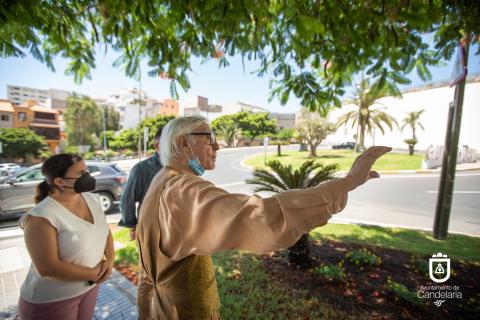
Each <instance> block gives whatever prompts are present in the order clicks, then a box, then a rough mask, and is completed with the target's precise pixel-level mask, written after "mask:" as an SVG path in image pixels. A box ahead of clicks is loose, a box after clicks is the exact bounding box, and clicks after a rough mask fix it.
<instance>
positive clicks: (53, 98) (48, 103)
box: [7, 85, 70, 113]
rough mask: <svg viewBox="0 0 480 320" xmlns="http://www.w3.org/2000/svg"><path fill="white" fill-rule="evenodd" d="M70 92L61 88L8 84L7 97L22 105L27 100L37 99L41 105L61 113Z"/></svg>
mask: <svg viewBox="0 0 480 320" xmlns="http://www.w3.org/2000/svg"><path fill="white" fill-rule="evenodd" d="M69 95H70V92H68V91H65V90H59V89H48V90H45V89H37V88H30V87H22V86H14V85H7V99H8V100H9V101H10V102H11V103H12V104H14V105H20V104H23V103H25V102H26V101H27V100H35V101H37V104H38V105H39V106H41V107H47V108H52V109H55V110H57V111H59V112H60V113H63V112H65V110H66V108H67V98H68V96H69Z"/></svg>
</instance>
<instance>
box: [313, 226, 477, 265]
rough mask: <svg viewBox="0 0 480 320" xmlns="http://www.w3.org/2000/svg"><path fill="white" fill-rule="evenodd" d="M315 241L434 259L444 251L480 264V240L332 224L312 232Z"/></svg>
mask: <svg viewBox="0 0 480 320" xmlns="http://www.w3.org/2000/svg"><path fill="white" fill-rule="evenodd" d="M310 236H311V238H312V239H315V240H333V241H339V242H344V243H356V244H365V245H370V246H379V247H383V248H389V249H396V250H401V251H405V252H409V253H418V254H420V255H429V256H431V255H432V254H434V253H438V252H442V253H444V254H447V255H448V256H449V257H450V258H452V259H455V260H460V261H464V262H470V263H475V264H477V265H480V255H479V254H478V253H479V252H480V237H468V236H464V235H452V234H450V235H448V237H447V239H446V240H436V239H434V238H433V237H432V233H431V232H427V231H418V230H410V229H402V228H382V227H375V226H359V225H351V224H334V223H329V224H327V225H325V226H323V227H321V228H317V229H315V230H313V231H312V232H310Z"/></svg>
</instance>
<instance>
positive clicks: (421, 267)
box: [410, 254, 428, 275]
mask: <svg viewBox="0 0 480 320" xmlns="http://www.w3.org/2000/svg"><path fill="white" fill-rule="evenodd" d="M410 263H411V264H412V265H413V267H414V268H415V271H417V272H418V273H420V274H424V275H428V258H426V259H425V258H423V257H420V256H419V255H418V254H412V255H411V256H410Z"/></svg>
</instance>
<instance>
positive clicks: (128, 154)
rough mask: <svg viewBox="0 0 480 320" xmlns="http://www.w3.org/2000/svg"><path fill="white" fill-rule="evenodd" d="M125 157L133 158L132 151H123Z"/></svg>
mask: <svg viewBox="0 0 480 320" xmlns="http://www.w3.org/2000/svg"><path fill="white" fill-rule="evenodd" d="M123 155H124V156H125V157H131V156H133V151H132V150H130V149H127V150H125V151H123Z"/></svg>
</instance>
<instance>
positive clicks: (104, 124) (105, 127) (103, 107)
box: [102, 106, 108, 162]
mask: <svg viewBox="0 0 480 320" xmlns="http://www.w3.org/2000/svg"><path fill="white" fill-rule="evenodd" d="M105 107H106V106H102V126H103V159H104V160H105V162H107V161H108V158H107V125H106V121H105Z"/></svg>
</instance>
